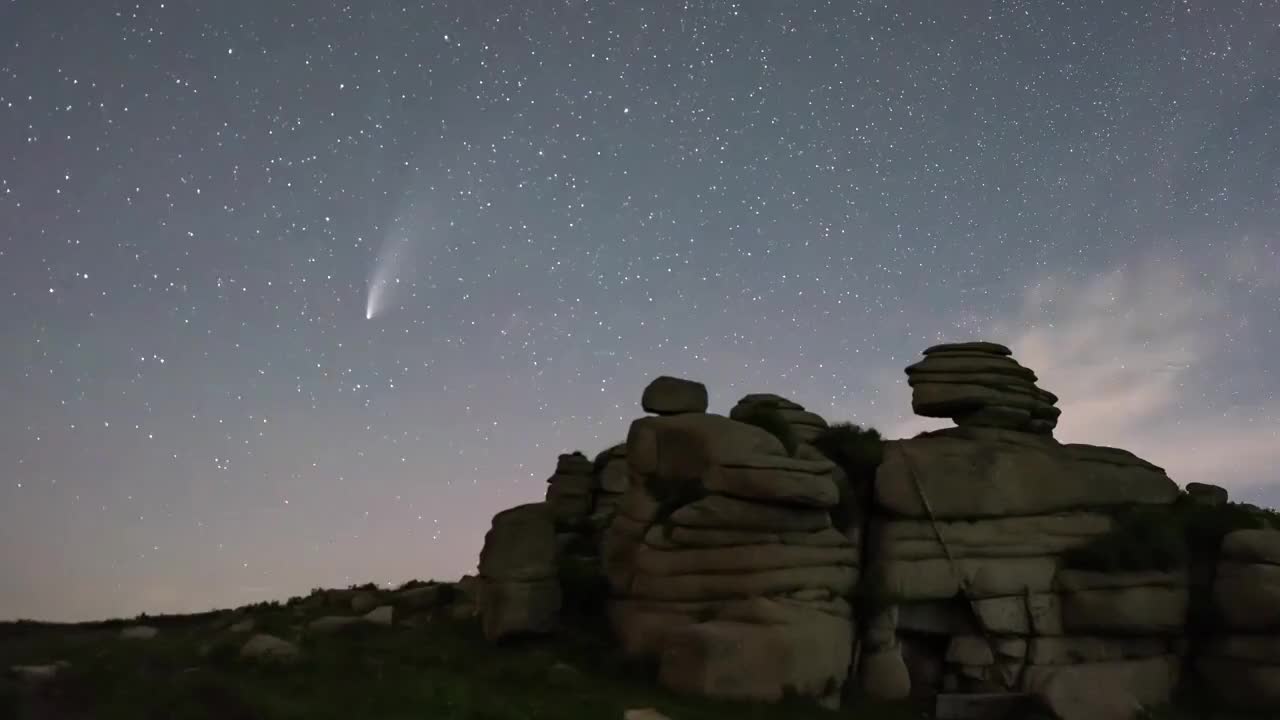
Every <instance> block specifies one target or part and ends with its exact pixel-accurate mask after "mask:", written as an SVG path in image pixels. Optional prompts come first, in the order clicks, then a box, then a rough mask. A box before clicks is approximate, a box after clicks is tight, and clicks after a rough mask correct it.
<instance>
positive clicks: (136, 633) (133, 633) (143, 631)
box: [120, 625, 160, 640]
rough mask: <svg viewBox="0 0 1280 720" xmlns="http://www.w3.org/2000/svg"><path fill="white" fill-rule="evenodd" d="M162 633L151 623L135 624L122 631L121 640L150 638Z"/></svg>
mask: <svg viewBox="0 0 1280 720" xmlns="http://www.w3.org/2000/svg"><path fill="white" fill-rule="evenodd" d="M158 634H160V631H159V630H156V629H155V628H153V627H151V626H149V625H135V626H133V627H127V628H124V629H123V630H121V631H120V639H121V640H150V639H151V638H153V637H155V636H156V635H158Z"/></svg>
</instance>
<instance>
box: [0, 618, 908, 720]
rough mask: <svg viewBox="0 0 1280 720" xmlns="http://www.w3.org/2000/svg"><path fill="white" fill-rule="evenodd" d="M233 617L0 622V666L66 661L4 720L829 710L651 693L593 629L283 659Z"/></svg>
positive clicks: (568, 719) (382, 635) (375, 631)
mask: <svg viewBox="0 0 1280 720" xmlns="http://www.w3.org/2000/svg"><path fill="white" fill-rule="evenodd" d="M253 617H254V619H255V622H256V623H257V624H258V625H259V626H260V627H261V626H266V627H272V628H283V630H281V632H283V633H285V634H284V635H283V636H284V637H286V638H287V639H294V638H293V636H291V635H289V634H287V633H288V632H289V628H290V627H292V626H294V625H296V624H298V623H299V622H301V621H302V618H300V617H299V616H298V615H297V614H296V612H295V611H293V610H288V609H278V608H269V609H262V610H259V611H257V612H256V613H255V614H254V616H253ZM232 618H233V615H232V614H230V613H226V614H221V615H217V616H214V617H212V618H210V617H196V618H193V619H191V620H188V621H185V622H184V621H181V620H175V621H173V622H167V623H164V624H163V625H157V626H158V627H160V628H161V632H160V635H159V636H157V637H156V638H155V639H153V640H148V641H126V640H120V639H118V638H117V635H118V633H119V628H120V627H121V626H122V624H121V623H115V624H112V625H105V624H97V625H85V626H79V625H67V626H49V625H38V624H31V623H28V624H25V625H19V624H8V625H0V664H2V666H3V667H8V666H9V665H12V664H43V663H51V662H54V661H57V660H66V661H68V662H69V663H71V667H70V669H69V670H67V671H65V672H64V673H63V674H62V675H61V676H60V677H59V678H58V679H56V680H54V681H52V682H50V683H48V684H47V685H45V686H43V687H42V688H40V689H38V690H20V689H19V686H18V684H17V683H16V682H15V681H12V680H4V679H0V717H3V718H10V717H14V718H22V717H34V718H79V717H93V718H95V719H96V720H117V719H119V720H123V719H125V718H127V719H128V720H139V719H141V720H148V719H150V718H156V719H159V718H181V719H183V720H187V719H190V720H204V719H206V718H208V719H209V720H212V719H214V718H217V719H218V720H250V719H253V720H293V719H298V720H302V719H303V718H305V719H306V720H327V719H330V718H332V719H333V720H349V718H366V719H367V720H402V719H407V718H431V719H432V720H463V719H464V718H465V719H467V720H588V719H590V720H620V718H621V717H622V714H623V711H624V710H626V709H629V708H644V707H652V708H657V709H658V710H660V711H661V712H663V713H664V714H666V715H667V716H669V717H671V718H673V719H674V720H718V719H719V718H724V717H734V718H742V719H743V720H753V719H755V720H809V719H812V720H818V719H820V718H830V717H832V714H831V713H829V712H826V711H823V710H819V709H816V708H814V707H812V706H811V705H808V704H805V703H800V702H794V703H783V704H781V705H772V706H771V705H760V704H741V703H724V702H715V701H711V700H704V699H698V698H691V697H684V696H679V695H674V694H671V693H669V692H666V691H663V690H661V689H658V688H657V687H656V683H655V681H654V678H653V676H652V672H651V670H650V669H648V668H646V667H642V666H639V665H636V664H633V663H629V662H627V661H626V660H624V659H623V658H621V657H620V656H619V654H618V653H617V652H616V650H615V649H614V648H613V647H612V645H611V640H610V639H609V636H608V633H607V632H606V631H604V630H602V629H601V628H599V627H578V626H574V627H570V628H568V629H566V630H565V631H564V632H563V633H561V634H560V635H558V636H556V637H555V638H549V639H542V640H537V639H535V640H530V641H525V642H518V643H508V644H505V645H501V646H496V647H495V646H492V645H489V644H487V643H485V642H484V641H483V640H482V639H481V636H480V630H479V628H478V627H477V623H476V622H475V621H474V620H453V619H450V618H448V617H447V616H442V617H439V618H436V619H432V620H430V621H427V622H424V623H423V624H421V625H420V626H418V627H413V628H410V627H405V626H392V627H376V626H355V627H352V628H350V629H349V630H347V631H344V632H340V633H337V634H334V635H322V636H315V637H311V636H303V637H302V638H301V639H300V640H299V645H300V647H301V649H302V654H301V656H300V659H299V660H297V661H296V662H294V663H291V664H285V663H261V662H254V661H249V660H245V659H242V658H241V657H240V656H239V647H240V645H241V644H242V643H243V642H244V640H245V637H246V636H244V635H233V634H231V633H228V632H227V630H226V629H225V626H226V625H227V624H228V623H229V621H230V620H231V619H232ZM847 713H848V716H849V717H859V718H865V719H867V720H907V719H908V718H919V717H921V716H922V715H921V712H920V710H919V709H918V708H915V707H912V706H910V705H906V704H902V705H892V706H886V705H876V704H873V703H869V702H855V703H854V705H853V707H851V708H849V709H848V710H847Z"/></svg>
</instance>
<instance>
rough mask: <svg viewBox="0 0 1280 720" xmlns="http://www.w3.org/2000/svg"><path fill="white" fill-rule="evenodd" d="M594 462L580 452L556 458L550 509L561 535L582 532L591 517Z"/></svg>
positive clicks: (550, 484)
mask: <svg viewBox="0 0 1280 720" xmlns="http://www.w3.org/2000/svg"><path fill="white" fill-rule="evenodd" d="M594 486H595V473H594V467H593V466H592V464H591V461H590V460H588V459H587V456H586V455H583V454H582V453H580V452H574V453H565V454H562V455H560V457H559V458H557V459H556V471H555V473H554V474H553V475H552V476H551V477H550V478H548V479H547V495H546V501H547V507H548V508H549V509H550V510H551V514H552V517H553V518H554V520H555V525H556V531H557V532H559V533H570V534H573V533H581V532H582V531H583V530H584V529H585V526H586V524H587V518H588V517H589V516H590V515H591V504H592V501H593V497H592V496H593V494H594V489H595V487H594Z"/></svg>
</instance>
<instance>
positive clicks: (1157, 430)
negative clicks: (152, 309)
mask: <svg viewBox="0 0 1280 720" xmlns="http://www.w3.org/2000/svg"><path fill="white" fill-rule="evenodd" d="M1269 257H1271V256H1269V255H1267V254H1265V253H1263V252H1262V251H1261V250H1260V248H1259V247H1258V246H1257V245H1252V244H1242V245H1241V246H1240V247H1239V248H1233V249H1232V251H1229V252H1227V253H1224V254H1223V255H1222V256H1221V257H1220V258H1219V259H1218V260H1215V261H1212V262H1211V263H1206V262H1196V263H1194V264H1193V263H1190V262H1188V261H1185V260H1184V261H1181V262H1180V261H1176V260H1168V259H1159V258H1150V257H1148V258H1143V259H1142V260H1140V261H1136V262H1133V263H1130V264H1126V265H1124V266H1120V267H1116V268H1114V269H1112V270H1110V271H1108V272H1104V273H1101V274H1098V275H1094V276H1090V277H1086V278H1063V277H1049V278H1045V279H1043V280H1042V281H1041V282H1039V283H1037V284H1035V285H1033V286H1031V287H1029V288H1028V289H1027V291H1026V292H1025V293H1024V295H1023V298H1022V303H1021V305H1020V307H1019V308H1018V309H1017V310H1015V311H1014V312H1012V313H1011V314H1010V315H1008V316H1006V317H1003V318H996V319H994V320H993V321H992V322H991V323H989V324H988V325H987V327H986V330H985V331H984V333H983V336H984V337H985V338H986V339H992V340H997V341H999V342H1002V343H1005V344H1008V345H1009V346H1010V347H1011V348H1012V349H1013V351H1014V355H1015V357H1017V359H1018V360H1019V362H1021V363H1022V364H1023V365H1026V366H1027V367H1030V368H1032V369H1034V370H1035V371H1036V374H1037V375H1038V376H1039V377H1040V382H1039V384H1040V386H1041V387H1044V388H1045V389H1048V390H1051V391H1053V392H1054V393H1056V394H1057V395H1058V396H1059V403H1058V405H1059V407H1060V408H1061V409H1062V417H1061V419H1060V420H1059V424H1058V429H1057V431H1056V433H1055V435H1056V436H1057V438H1058V439H1059V440H1061V441H1062V442H1082V443H1091V444H1096V445H1109V446H1113V447H1121V448H1125V449H1127V450H1130V451H1132V452H1135V453H1137V454H1138V455H1140V456H1141V457H1143V458H1145V459H1147V460H1149V461H1151V462H1154V463H1156V464H1157V465H1160V466H1162V467H1164V468H1165V469H1166V470H1167V471H1168V472H1169V474H1170V476H1171V477H1172V478H1173V479H1174V480H1176V481H1177V482H1178V483H1179V484H1183V485H1185V484H1186V483H1188V482H1206V483H1213V484H1218V485H1223V486H1226V487H1229V488H1231V489H1232V491H1233V496H1234V497H1235V498H1236V499H1240V500H1246V501H1252V502H1267V503H1273V502H1275V501H1277V500H1280V482H1278V481H1280V477H1277V474H1276V471H1275V468H1277V467H1280V429H1278V428H1277V424H1276V422H1275V419H1276V418H1280V402H1276V400H1275V399H1272V398H1261V399H1259V398H1254V397H1250V398H1248V402H1247V403H1246V402H1244V401H1240V402H1233V401H1232V399H1231V397H1230V395H1229V393H1228V392H1227V390H1226V389H1225V387H1226V384H1225V380H1229V379H1238V380H1243V381H1245V384H1246V385H1247V381H1248V380H1249V377H1248V375H1249V373H1252V372H1255V369H1256V367H1257V362H1256V359H1257V355H1258V353H1260V352H1262V350H1261V348H1260V347H1259V346H1258V345H1256V344H1253V343H1252V342H1251V341H1250V339H1249V337H1248V333H1247V332H1241V330H1240V328H1241V322H1240V320H1239V318H1238V317H1237V314H1236V313H1235V311H1234V309H1233V308H1232V307H1231V305H1230V303H1229V300H1228V296H1227V294H1226V293H1224V292H1223V291H1222V290H1221V288H1220V287H1215V285H1214V278H1228V279H1230V280H1232V281H1234V282H1237V283H1238V282H1239V281H1240V279H1241V278H1242V277H1247V278H1248V281H1249V286H1250V289H1251V290H1252V291H1254V292H1256V291H1257V290H1258V288H1259V287H1268V286H1271V285H1272V283H1273V282H1275V280H1276V277H1275V276H1273V273H1272V267H1271V266H1270V265H1268V264H1267V263H1266V262H1265V259H1266V258H1269ZM1259 259H1263V260H1264V261H1263V262H1257V260H1259ZM1193 268H1194V271H1192V269H1193ZM1245 269H1248V272H1247V273H1246V272H1243V271H1244V270H1245ZM965 339H968V338H965ZM901 378H902V375H901V371H900V370H898V371H897V379H898V380H901ZM902 391H903V392H904V393H906V392H909V391H908V390H907V389H906V387H905V383H904V384H903V387H902ZM948 425H950V422H949V421H946V420H942V421H938V420H932V419H928V418H915V417H911V418H904V419H902V420H901V421H900V422H898V423H892V424H889V428H890V433H889V436H890V437H910V436H911V435H914V434H915V433H918V432H920V431H921V430H927V429H933V428H937V427H946V426H948Z"/></svg>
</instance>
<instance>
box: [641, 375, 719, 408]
mask: <svg viewBox="0 0 1280 720" xmlns="http://www.w3.org/2000/svg"><path fill="white" fill-rule="evenodd" d="M640 407H642V408H644V411H645V412H647V413H653V414H654V415H679V414H681V413H704V412H706V411H707V386H706V385H703V384H702V383H700V382H694V381H693V380H685V379H683V378H675V377H671V376H670V375H662V376H659V377H657V378H655V379H654V380H653V382H651V383H649V384H648V385H647V386H646V387H645V389H644V394H643V395H641V396H640Z"/></svg>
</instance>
